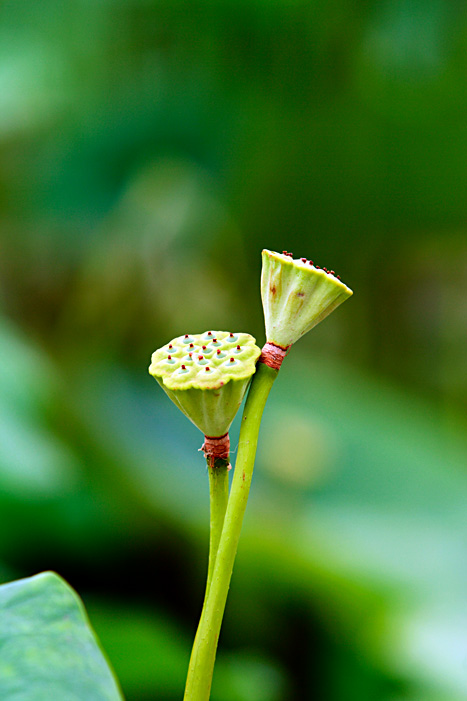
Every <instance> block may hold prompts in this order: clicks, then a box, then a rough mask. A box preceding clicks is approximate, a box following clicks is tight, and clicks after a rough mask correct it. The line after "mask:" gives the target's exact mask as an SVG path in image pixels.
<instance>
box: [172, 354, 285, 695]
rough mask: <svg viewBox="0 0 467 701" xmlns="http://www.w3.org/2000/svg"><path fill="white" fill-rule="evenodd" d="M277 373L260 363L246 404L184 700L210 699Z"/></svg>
mask: <svg viewBox="0 0 467 701" xmlns="http://www.w3.org/2000/svg"><path fill="white" fill-rule="evenodd" d="M277 372H278V371H277V370H273V369H271V368H270V367H268V366H267V365H264V364H263V363H259V364H258V366H257V370H256V373H255V375H254V376H253V380H252V383H251V387H250V391H249V394H248V398H247V401H246V404H245V409H244V412H243V418H242V428H241V431H240V441H239V448H238V456H237V462H236V466H235V473H234V478H233V481H232V487H231V491H230V498H229V503H228V506H227V512H226V515H225V521H224V527H223V529H222V535H221V538H220V543H219V548H218V551H217V557H216V560H215V564H214V569H213V572H212V577H211V582H210V587H209V591H208V593H207V598H206V600H205V605H204V607H203V612H202V614H201V619H200V622H199V626H198V631H197V633H196V638H195V642H194V645H193V651H192V654H191V659H190V666H189V669H188V678H187V683H186V688H185V695H184V701H208V699H209V695H210V691H211V683H212V675H213V671H214V662H215V659H216V650H217V641H218V639H219V633H220V629H221V625H222V618H223V615H224V609H225V603H226V601H227V594H228V590H229V585H230V578H231V576H232V569H233V565H234V561H235V555H236V553H237V546H238V540H239V538H240V531H241V528H242V522H243V516H244V513H245V509H246V505H247V501H248V493H249V491H250V484H251V478H252V476H253V467H254V463H255V456H256V446H257V443H258V434H259V427H260V423H261V417H262V415H263V410H264V406H265V404H266V400H267V398H268V395H269V392H270V390H271V387H272V385H273V382H274V380H275V379H276V377H277Z"/></svg>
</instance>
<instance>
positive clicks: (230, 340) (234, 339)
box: [225, 333, 238, 343]
mask: <svg viewBox="0 0 467 701" xmlns="http://www.w3.org/2000/svg"><path fill="white" fill-rule="evenodd" d="M225 340H226V341H227V342H228V343H237V341H238V336H237V334H234V333H230V334H229V336H228V338H226V339H225Z"/></svg>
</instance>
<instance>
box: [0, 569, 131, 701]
mask: <svg viewBox="0 0 467 701" xmlns="http://www.w3.org/2000/svg"><path fill="white" fill-rule="evenodd" d="M0 648H1V656H0V697H1V698H2V699H5V701H8V699H11V701H13V700H14V701H44V700H45V699H54V698H56V699H60V700H61V701H62V700H63V701H122V699H123V697H122V695H121V693H120V691H119V689H118V687H117V683H116V681H115V678H114V676H113V674H112V672H111V670H110V667H109V665H108V663H107V661H106V659H105V657H104V655H103V652H102V650H101V648H100V646H99V643H98V640H97V638H96V636H95V633H94V631H93V630H92V628H91V626H90V624H89V621H88V618H87V616H86V612H85V610H84V607H83V604H82V603H81V600H80V599H79V597H78V596H77V595H76V593H75V592H74V591H73V590H72V589H71V588H70V587H69V586H68V585H67V584H66V583H65V582H64V581H63V579H61V578H60V577H58V576H57V575H56V574H54V573H53V572H45V573H43V574H38V575H36V576H35V577H30V578H28V579H21V580H19V581H16V582H11V583H10V584H3V585H2V586H0Z"/></svg>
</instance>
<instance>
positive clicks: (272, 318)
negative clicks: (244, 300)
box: [261, 249, 353, 349]
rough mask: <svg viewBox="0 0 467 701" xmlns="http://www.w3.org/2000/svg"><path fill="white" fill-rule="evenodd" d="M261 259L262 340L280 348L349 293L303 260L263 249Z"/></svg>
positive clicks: (330, 273)
mask: <svg viewBox="0 0 467 701" xmlns="http://www.w3.org/2000/svg"><path fill="white" fill-rule="evenodd" d="M262 259H263V266H262V272H261V299H262V302H263V310H264V320H265V326H266V338H267V341H268V343H272V344H274V345H276V346H279V347H280V348H283V349H287V348H289V346H291V345H292V344H293V343H296V341H298V339H299V338H301V337H302V336H303V335H304V334H306V333H307V332H308V331H310V330H311V329H312V328H313V327H314V326H316V325H317V324H319V322H320V321H322V320H323V319H325V318H326V317H327V316H328V315H329V314H330V313H331V312H332V311H334V309H336V307H338V306H339V305H340V304H342V302H344V301H345V300H346V299H348V298H349V297H350V296H351V295H352V294H353V292H352V290H351V289H350V288H349V287H347V285H345V284H344V283H343V282H342V281H341V280H340V278H339V277H338V276H337V275H336V274H335V273H334V271H328V270H326V269H324V268H319V267H318V266H315V265H314V264H313V262H312V261H310V260H307V259H306V258H296V259H295V258H293V256H292V254H291V253H287V252H286V251H284V253H276V252H274V251H269V250H267V249H264V250H263V252H262Z"/></svg>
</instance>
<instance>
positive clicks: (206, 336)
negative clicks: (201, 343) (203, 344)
mask: <svg viewBox="0 0 467 701" xmlns="http://www.w3.org/2000/svg"><path fill="white" fill-rule="evenodd" d="M205 338H207V339H209V340H211V338H212V331H208V332H207V333H206V334H205Z"/></svg>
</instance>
